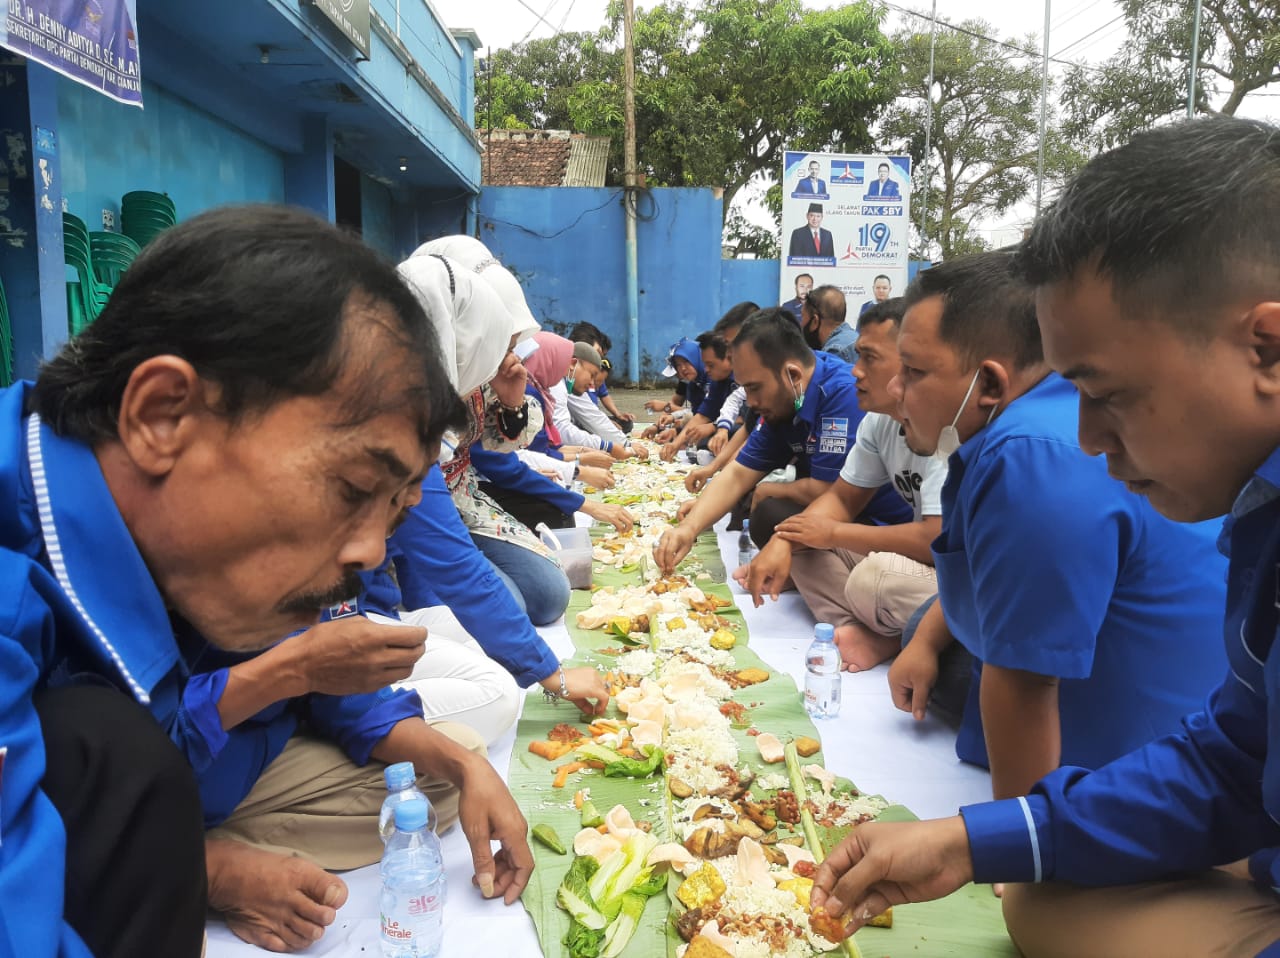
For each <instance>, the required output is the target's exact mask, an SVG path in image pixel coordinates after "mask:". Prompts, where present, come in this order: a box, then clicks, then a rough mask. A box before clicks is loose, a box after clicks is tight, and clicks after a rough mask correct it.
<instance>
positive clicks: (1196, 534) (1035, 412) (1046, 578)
mask: <svg viewBox="0 0 1280 958" xmlns="http://www.w3.org/2000/svg"><path fill="white" fill-rule="evenodd" d="M905 299H906V303H905V308H906V314H905V315H904V316H903V320H902V332H901V333H900V335H899V337H898V350H899V354H900V356H901V359H902V371H901V372H900V373H899V375H898V377H897V379H896V380H895V381H894V383H893V384H892V385H891V391H892V392H894V394H895V395H896V396H897V398H898V400H899V403H900V407H901V410H902V413H903V428H904V429H905V430H906V440H907V444H908V445H910V446H911V447H912V448H913V449H914V450H915V451H916V452H919V453H922V454H929V453H934V454H936V455H939V456H941V455H943V454H945V453H947V452H950V451H951V450H952V449H954V447H955V445H956V441H957V440H959V441H960V442H962V443H963V445H960V446H959V449H958V451H956V452H955V453H954V454H953V455H951V456H950V468H949V472H948V478H947V482H946V484H945V485H944V486H943V491H942V516H943V520H942V533H941V535H940V536H939V537H938V539H937V540H936V541H935V542H934V544H933V554H934V564H935V567H936V569H937V572H938V602H937V603H936V604H935V605H934V607H933V608H931V609H930V610H929V611H928V612H927V613H926V614H925V616H924V618H923V619H922V620H921V623H920V626H919V628H918V629H917V631H916V634H915V635H914V636H913V637H912V639H911V641H910V642H909V643H907V646H906V648H905V649H904V650H903V652H902V655H903V656H905V657H906V661H905V662H904V663H903V664H902V665H897V664H895V670H896V671H894V672H893V673H892V678H891V682H894V683H896V684H897V685H898V686H899V693H898V696H897V697H898V699H899V700H900V701H899V703H898V704H899V705H900V706H901V707H904V708H905V709H906V710H908V711H913V712H914V711H916V710H917V709H918V707H919V705H920V702H919V701H918V699H917V696H918V695H919V696H922V697H925V698H927V697H928V694H929V684H930V682H931V681H932V678H933V677H934V676H936V674H937V664H936V662H937V657H938V655H939V654H940V650H941V648H942V647H944V645H945V641H946V638H947V637H948V636H954V637H955V638H956V639H957V640H958V641H959V642H960V643H961V644H962V645H963V646H964V647H965V648H966V649H967V650H968V651H969V652H970V653H971V654H972V655H973V657H974V661H975V663H976V664H975V674H974V681H973V682H972V683H971V685H970V687H969V701H968V702H967V703H966V705H965V710H964V718H963V721H962V723H961V727H960V734H959V736H958V737H957V739H956V753H957V754H958V755H959V756H960V758H962V759H964V760H965V761H967V762H972V763H974V764H976V765H983V766H989V767H990V769H991V784H992V789H993V791H994V793H995V795H996V797H997V798H1006V797H1008V796H1012V795H1022V794H1024V793H1025V792H1026V791H1027V790H1028V789H1029V788H1030V787H1031V786H1032V785H1033V784H1034V783H1035V782H1036V781H1037V780H1038V779H1039V778H1041V777H1042V776H1043V775H1046V774H1047V773H1048V772H1050V771H1052V770H1053V769H1055V768H1057V767H1058V766H1059V765H1061V764H1063V763H1066V764H1069V765H1081V766H1084V767H1086V768H1096V767H1098V766H1099V765H1102V764H1105V763H1106V762H1108V761H1110V760H1111V759H1113V758H1117V757H1118V756H1120V755H1123V754H1124V753H1125V752H1128V751H1131V750H1132V749H1134V748H1137V747H1138V746H1140V745H1142V744H1144V743H1146V742H1149V741H1151V740H1152V739H1153V738H1155V737H1156V736H1158V735H1163V734H1165V733H1167V732H1171V731H1173V730H1174V729H1175V728H1177V725H1178V720H1179V719H1180V718H1181V717H1182V716H1183V715H1184V714H1185V713H1186V712H1188V711H1190V710H1191V709H1193V708H1195V707H1197V706H1198V705H1199V704H1200V703H1201V702H1202V701H1203V700H1204V696H1205V695H1206V694H1207V693H1208V691H1209V689H1210V687H1211V686H1212V684H1213V683H1214V681H1215V680H1216V677H1217V676H1218V675H1220V674H1221V671H1222V669H1224V668H1225V666H1226V661H1225V658H1224V656H1223V652H1222V649H1221V647H1220V643H1218V641H1217V639H1216V635H1215V629H1216V623H1217V621H1218V617H1219V616H1220V615H1221V610H1222V604H1223V601H1224V598H1223V578H1224V572H1225V563H1224V562H1223V561H1222V557H1221V556H1220V555H1219V554H1218V552H1217V548H1216V545H1215V543H1216V540H1217V534H1218V532H1219V530H1220V529H1221V523H1220V522H1218V523H1213V522H1206V523H1201V524H1199V525H1195V526H1187V525H1178V524H1177V523H1173V522H1170V521H1168V520H1167V519H1164V518H1161V517H1160V516H1159V515H1157V514H1156V512H1155V510H1153V509H1152V508H1151V506H1150V505H1149V504H1148V503H1147V502H1146V500H1144V499H1142V498H1140V497H1139V496H1136V495H1134V494H1133V493H1132V492H1129V491H1127V490H1125V489H1124V488H1123V487H1122V486H1120V485H1118V484H1117V483H1116V482H1115V481H1113V480H1112V479H1110V478H1108V476H1107V472H1106V468H1105V466H1104V464H1103V463H1102V462H1101V461H1099V460H1097V459H1093V458H1090V457H1089V456H1088V455H1086V454H1085V453H1084V452H1082V451H1081V449H1080V447H1079V445H1078V444H1077V442H1076V439H1075V435H1076V424H1077V415H1076V403H1075V391H1074V390H1073V389H1072V388H1071V385H1070V383H1068V382H1066V381H1065V380H1063V379H1062V377H1060V376H1058V375H1057V374H1055V373H1053V372H1050V371H1049V369H1048V367H1047V366H1046V365H1045V362H1044V358H1043V353H1042V351H1041V346H1040V332H1039V329H1038V328H1037V327H1036V319H1035V301H1034V292H1033V290H1032V288H1031V287H1030V286H1029V285H1027V284H1026V283H1025V282H1024V281H1023V280H1022V279H1021V278H1020V277H1018V276H1017V275H1016V274H1015V273H1014V271H1013V261H1012V257H1010V256H1009V255H1008V254H1005V253H982V254H978V255H975V256H968V257H962V258H960V259H955V260H949V261H948V262H946V263H944V264H942V265H940V266H937V267H935V268H933V269H930V270H926V271H925V272H922V273H921V274H920V275H919V276H917V277H916V281H915V282H914V283H913V284H912V286H911V287H909V289H908V290H907V295H906V297H905ZM935 450H936V452H935ZM944 616H945V621H944ZM921 666H923V669H922V671H921V672H917V671H916V668H917V667H921ZM921 675H923V678H921V677H920V676H921ZM1136 675H1141V676H1142V681H1140V682H1139V681H1135V680H1134V677H1135V676H1136ZM917 685H918V686H919V687H920V688H919V691H918V692H917V690H916V686H917ZM902 687H905V688H906V689H907V694H906V695H903V694H902ZM903 699H905V701H902V700H903Z"/></svg>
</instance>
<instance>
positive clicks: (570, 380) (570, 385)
mask: <svg viewBox="0 0 1280 958" xmlns="http://www.w3.org/2000/svg"><path fill="white" fill-rule="evenodd" d="M573 383H574V379H573V374H572V373H570V374H569V375H568V376H567V377H566V378H565V381H564V388H565V389H567V390H569V395H570V396H572V395H573Z"/></svg>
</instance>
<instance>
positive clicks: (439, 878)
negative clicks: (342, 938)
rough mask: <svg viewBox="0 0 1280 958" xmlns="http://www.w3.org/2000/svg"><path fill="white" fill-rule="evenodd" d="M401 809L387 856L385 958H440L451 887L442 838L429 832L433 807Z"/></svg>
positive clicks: (420, 802)
mask: <svg viewBox="0 0 1280 958" xmlns="http://www.w3.org/2000/svg"><path fill="white" fill-rule="evenodd" d="M395 809H396V810H395V823H396V830H395V833H394V834H392V836H391V838H390V839H389V840H388V841H387V847H386V850H385V851H383V853H382V867H381V873H382V894H381V897H380V899H379V902H378V911H379V914H380V918H381V943H382V958H435V956H437V955H439V954H440V946H441V944H442V942H443V938H444V903H445V898H446V896H447V886H446V882H445V874H444V859H443V858H442V857H441V855H440V839H438V838H436V836H435V833H434V832H432V831H431V829H429V828H428V827H427V818H428V816H429V815H430V810H431V803H430V802H428V801H427V800H426V799H425V798H412V799H410V800H408V801H406V802H401V803H400V804H398V805H396V807H395Z"/></svg>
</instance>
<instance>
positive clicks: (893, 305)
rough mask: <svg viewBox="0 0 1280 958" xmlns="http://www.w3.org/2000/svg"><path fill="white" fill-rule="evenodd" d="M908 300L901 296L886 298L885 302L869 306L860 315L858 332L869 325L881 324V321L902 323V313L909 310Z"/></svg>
mask: <svg viewBox="0 0 1280 958" xmlns="http://www.w3.org/2000/svg"><path fill="white" fill-rule="evenodd" d="M906 302H907V301H906V300H905V299H904V298H903V297H901V296H894V297H893V298H891V299H886V300H885V301H884V302H883V303H876V304H875V305H874V306H868V307H867V310H866V312H864V313H863V314H862V315H861V316H859V317H858V332H862V330H864V329H866V328H867V327H868V326H879V325H880V324H881V323H890V322H892V323H899V324H900V323H901V322H902V314H903V313H905V312H906V311H907V308H906Z"/></svg>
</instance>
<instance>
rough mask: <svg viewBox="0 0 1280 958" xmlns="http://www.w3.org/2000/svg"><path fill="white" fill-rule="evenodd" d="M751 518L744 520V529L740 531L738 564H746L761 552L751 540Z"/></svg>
mask: <svg viewBox="0 0 1280 958" xmlns="http://www.w3.org/2000/svg"><path fill="white" fill-rule="evenodd" d="M750 526H751V520H750V519H743V520H742V531H741V532H740V533H738V565H740V566H744V565H746V564H747V563H748V562H750V561H751V560H752V559H754V558H755V557H756V555H757V554H758V553H759V552H760V550H759V549H757V548H756V544H755V543H754V542H752V541H751V529H750Z"/></svg>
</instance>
